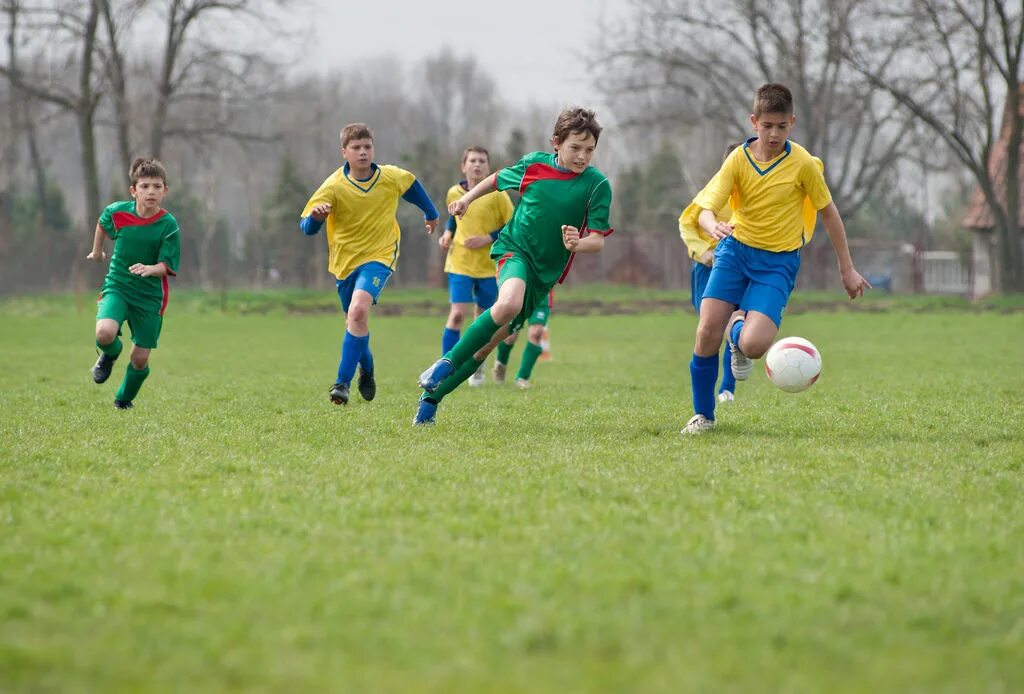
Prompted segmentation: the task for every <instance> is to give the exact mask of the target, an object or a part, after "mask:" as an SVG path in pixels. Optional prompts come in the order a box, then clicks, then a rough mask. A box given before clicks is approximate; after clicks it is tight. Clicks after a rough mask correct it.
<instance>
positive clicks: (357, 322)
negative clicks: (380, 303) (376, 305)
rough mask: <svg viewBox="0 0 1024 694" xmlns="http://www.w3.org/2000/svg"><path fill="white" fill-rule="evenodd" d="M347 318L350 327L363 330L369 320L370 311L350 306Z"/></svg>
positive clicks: (365, 308)
mask: <svg viewBox="0 0 1024 694" xmlns="http://www.w3.org/2000/svg"><path fill="white" fill-rule="evenodd" d="M347 318H348V320H347V322H348V324H349V325H350V326H355V327H360V328H365V327H366V323H367V321H368V320H369V319H370V309H369V308H367V307H366V306H352V307H350V308H349V310H348V317H347Z"/></svg>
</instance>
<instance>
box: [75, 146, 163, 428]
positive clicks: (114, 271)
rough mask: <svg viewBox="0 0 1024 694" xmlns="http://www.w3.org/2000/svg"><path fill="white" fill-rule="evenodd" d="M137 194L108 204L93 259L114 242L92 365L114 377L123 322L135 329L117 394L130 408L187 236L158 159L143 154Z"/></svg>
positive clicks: (98, 375) (99, 374)
mask: <svg viewBox="0 0 1024 694" xmlns="http://www.w3.org/2000/svg"><path fill="white" fill-rule="evenodd" d="M128 175H129V177H130V178H131V182H132V183H131V186H130V187H129V189H128V190H129V192H130V193H131V196H132V199H131V200H126V201H124V202H115V203H113V204H111V205H108V206H107V208H106V209H105V210H103V214H101V215H100V219H99V222H98V223H97V224H96V233H95V235H94V237H93V242H92V252H91V253H89V255H88V256H86V257H87V258H88V259H89V260H95V261H96V262H103V260H105V259H106V257H107V255H106V253H104V252H103V239H104V238H106V237H109V238H110V239H112V240H113V242H114V249H113V251H112V253H111V256H110V269H109V270H108V271H107V276H106V278H105V279H104V280H103V287H102V289H100V298H99V301H98V302H97V308H96V346H97V347H99V349H100V357H99V359H97V360H96V363H95V364H94V365H93V367H92V377H93V380H94V381H95V382H96V383H103V382H105V381H106V380H107V379H108V378H110V371H111V369H112V368H113V366H114V362H115V361H116V360H117V358H118V357H119V356H120V354H121V349H122V345H121V340H120V339H119V337H118V336H119V335H120V334H121V324H122V323H124V322H125V321H126V320H127V321H128V327H129V328H131V331H132V343H133V346H132V352H131V356H130V360H131V363H130V364H129V365H128V369H127V371H126V372H125V375H124V381H122V383H121V387H120V388H118V390H117V395H115V396H114V407H117V408H119V409H127V408H129V407H132V401H133V400H134V399H135V396H136V395H138V393H139V389H140V388H141V387H142V383H143V381H145V380H146V377H147V376H148V375H149V352H150V350H153V349H156V346H157V342H158V341H159V339H160V329H161V327H162V326H163V320H164V318H163V316H164V309H165V308H167V295H168V285H167V277H168V276H171V277H173V276H174V275H175V274H176V273H177V271H178V261H179V259H180V257H181V235H180V232H179V231H178V222H177V221H176V220H175V219H174V217H172V216H171V214H170V213H169V212H168V211H167V210H165V209H163V208H161V207H160V204H161V203H162V202H163V200H164V197H166V195H167V173H166V171H164V167H163V164H161V163H160V162H159V161H157V160H156V159H143V158H139V159H136V160H135V161H134V162H132V165H131V168H130V170H129V172H128Z"/></svg>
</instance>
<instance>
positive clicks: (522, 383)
mask: <svg viewBox="0 0 1024 694" xmlns="http://www.w3.org/2000/svg"><path fill="white" fill-rule="evenodd" d="M529 387H530V382H529V381H527V380H526V379H525V378H517V379H516V388H518V389H519V390H526V389H527V388H529Z"/></svg>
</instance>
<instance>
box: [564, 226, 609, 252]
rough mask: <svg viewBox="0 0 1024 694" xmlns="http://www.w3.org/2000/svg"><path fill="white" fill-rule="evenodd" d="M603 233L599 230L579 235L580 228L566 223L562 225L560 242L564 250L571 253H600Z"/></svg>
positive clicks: (602, 244) (602, 246)
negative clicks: (563, 245)
mask: <svg viewBox="0 0 1024 694" xmlns="http://www.w3.org/2000/svg"><path fill="white" fill-rule="evenodd" d="M604 237H605V235H604V234H602V233H599V232H596V231H595V232H592V233H589V234H587V235H586V236H581V235H580V230H579V229H577V228H576V227H574V226H569V225H568V224H563V225H562V243H563V244H565V248H566V250H569V251H572V252H573V253H600V252H601V249H602V248H604Z"/></svg>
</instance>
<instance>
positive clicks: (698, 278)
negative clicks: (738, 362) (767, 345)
mask: <svg viewBox="0 0 1024 694" xmlns="http://www.w3.org/2000/svg"><path fill="white" fill-rule="evenodd" d="M739 146H740V144H730V145H726V147H725V154H724V155H723V159H724V158H727V157H728V156H729V153H730V152H732V151H733V150H734V149H736V148H737V147H739ZM714 185H717V182H716V181H712V182H711V183H709V184H708V186H714ZM699 216H700V207H699V206H698V205H697V204H696V203H690V204H689V206H688V207H687V208H686V209H685V210H683V213H682V214H681V215H679V235H680V236H681V237H682V239H683V243H685V244H686V250H687V252H688V253H689V254H690V260H692V261H693V264H692V265H691V266H690V303H692V304H693V310H694V311H696V312H697V315H700V300H701V297H703V296H704V289H705V288H707V286H708V279H709V278H710V277H711V266H712V265H713V264H714V259H715V246H717V245H718V239H715V238H712V237H710V236H708V235H707V234H706V233H705V232H704V230H703V229H701V228H700V225H699V224H698V223H697V218H698V217H699ZM715 217H716V218H718V219H720V220H722V221H723V222H728V221H729V218H730V217H732V208H731V207H729V203H728V202H726V203H725V206H724V207H723V208H722V209H720V210H716V211H715ZM731 354H732V350H731V349H726V350H725V352H723V353H722V385H721V387H719V389H718V402H732V401H733V400H735V399H736V378H735V377H734V376H733V375H732V369H731V368H729V364H730V360H731Z"/></svg>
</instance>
